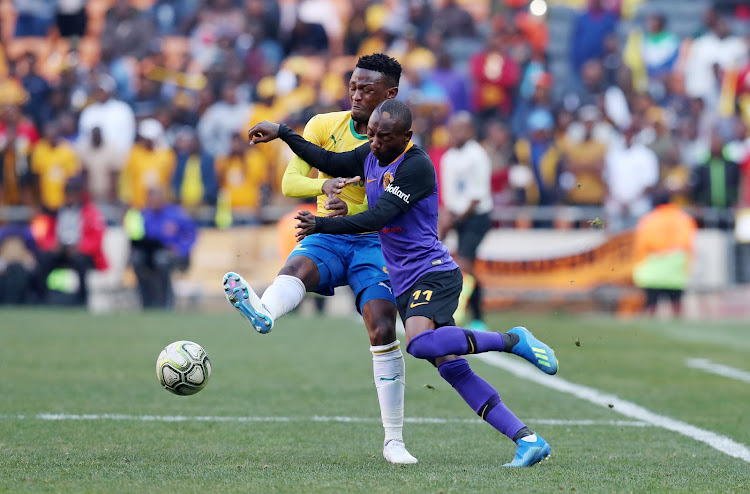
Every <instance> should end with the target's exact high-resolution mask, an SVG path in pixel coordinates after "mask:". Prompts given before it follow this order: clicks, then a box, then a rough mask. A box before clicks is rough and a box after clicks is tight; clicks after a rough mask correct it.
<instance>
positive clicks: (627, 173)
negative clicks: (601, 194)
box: [604, 125, 659, 231]
mask: <svg viewBox="0 0 750 494" xmlns="http://www.w3.org/2000/svg"><path fill="white" fill-rule="evenodd" d="M638 130H639V129H638V128H637V127H636V125H631V126H630V127H628V128H627V129H625V131H624V132H623V135H622V139H621V142H615V143H613V144H612V146H611V147H610V148H609V150H608V151H607V154H606V155H605V157H604V182H605V183H606V185H607V198H606V200H605V204H604V206H605V211H606V212H607V225H608V227H609V228H610V229H611V230H613V231H618V230H622V229H624V228H629V227H632V226H634V225H635V223H636V221H637V220H638V218H640V217H641V216H643V215H644V214H645V213H647V212H648V211H650V210H651V207H652V204H651V193H652V190H653V188H654V187H655V186H656V185H657V184H658V182H659V160H658V159H657V157H656V153H654V152H653V151H652V150H651V149H649V148H648V147H646V146H645V145H643V144H641V143H639V142H637V141H636V139H635V137H636V134H637V133H638Z"/></svg>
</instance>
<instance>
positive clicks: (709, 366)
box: [685, 358, 750, 383]
mask: <svg viewBox="0 0 750 494" xmlns="http://www.w3.org/2000/svg"><path fill="white" fill-rule="evenodd" d="M685 365H687V366H688V367H690V368H691V369H700V370H704V371H706V372H708V373H710V374H716V375H717V376H722V377H728V378H730V379H736V380H737V381H742V382H746V383H750V372H747V371H743V370H740V369H735V368H734V367H729V366H728V365H722V364H717V363H714V362H711V361H710V360H708V359H706V358H689V359H685Z"/></svg>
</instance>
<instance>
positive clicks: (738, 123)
mask: <svg viewBox="0 0 750 494" xmlns="http://www.w3.org/2000/svg"><path fill="white" fill-rule="evenodd" d="M726 123H727V124H729V125H730V126H731V130H730V131H729V134H730V136H729V137H728V138H727V139H726V141H727V142H726V144H725V145H724V154H725V155H726V157H727V159H728V160H729V161H734V162H735V163H738V164H741V163H743V162H744V161H745V159H747V158H748V157H750V134H748V127H747V125H746V124H745V122H743V121H742V120H741V119H739V118H735V119H732V120H730V121H727V122H726Z"/></svg>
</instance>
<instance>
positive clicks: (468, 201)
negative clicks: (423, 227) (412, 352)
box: [439, 112, 492, 330]
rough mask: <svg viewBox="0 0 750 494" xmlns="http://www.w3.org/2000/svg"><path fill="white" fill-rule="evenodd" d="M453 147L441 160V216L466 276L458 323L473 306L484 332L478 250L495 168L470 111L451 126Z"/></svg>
mask: <svg viewBox="0 0 750 494" xmlns="http://www.w3.org/2000/svg"><path fill="white" fill-rule="evenodd" d="M448 130H449V133H450V139H451V148H450V149H449V150H448V151H446V152H445V154H444V155H443V157H442V159H441V160H440V182H439V184H440V188H441V189H442V193H441V197H442V199H443V203H444V210H443V213H444V214H442V215H441V216H442V218H441V222H440V223H441V225H442V228H441V230H442V232H441V233H443V234H444V233H446V232H447V231H448V230H450V229H455V230H456V233H457V234H458V255H457V256H454V257H455V259H456V262H457V263H458V265H459V267H460V268H461V271H462V272H463V274H464V285H463V290H462V291H461V298H460V300H459V304H458V309H457V310H456V314H455V315H454V317H455V319H456V322H457V324H461V320H463V319H465V317H466V306H467V304H468V305H470V307H471V310H472V313H473V316H474V319H473V321H472V322H471V323H470V324H469V325H468V327H469V328H470V329H475V330H483V329H486V325H485V324H484V322H483V321H482V307H481V306H482V291H481V287H480V286H479V283H477V281H476V279H475V278H474V262H475V260H476V255H477V248H478V247H479V244H480V243H481V242H482V239H483V238H484V236H485V235H486V234H487V232H488V231H489V230H490V228H491V227H492V220H491V219H490V212H491V211H492V191H491V185H490V175H491V173H492V165H491V161H490V157H489V156H488V155H487V151H485V150H484V148H483V147H482V146H481V145H480V144H479V143H478V142H477V141H476V139H475V132H474V124H473V122H472V120H471V115H470V114H469V113H468V112H459V113H456V114H455V115H454V116H453V117H452V118H451V120H450V122H449V124H448Z"/></svg>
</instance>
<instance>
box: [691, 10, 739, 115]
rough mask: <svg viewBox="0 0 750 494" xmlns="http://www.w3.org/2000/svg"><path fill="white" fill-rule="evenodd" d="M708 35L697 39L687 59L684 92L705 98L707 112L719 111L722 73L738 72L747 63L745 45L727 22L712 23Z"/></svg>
mask: <svg viewBox="0 0 750 494" xmlns="http://www.w3.org/2000/svg"><path fill="white" fill-rule="evenodd" d="M707 28H708V30H707V32H706V33H705V34H703V35H702V36H700V37H698V38H696V39H695V40H694V41H693V43H692V45H691V46H690V51H689V52H688V55H687V58H686V59H685V69H684V70H685V91H686V93H687V95H688V96H690V97H691V98H702V99H703V100H704V101H705V103H706V107H707V109H708V111H710V112H714V111H716V106H717V104H718V98H719V87H720V83H721V77H722V71H726V70H730V69H734V70H739V69H740V68H742V67H743V66H744V65H745V64H747V62H748V49H747V45H746V43H745V41H744V40H743V39H742V38H740V37H739V36H733V35H732V34H731V32H730V31H729V25H728V24H727V21H726V19H723V18H721V17H716V18H715V21H713V20H711V21H709V23H708V25H707Z"/></svg>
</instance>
